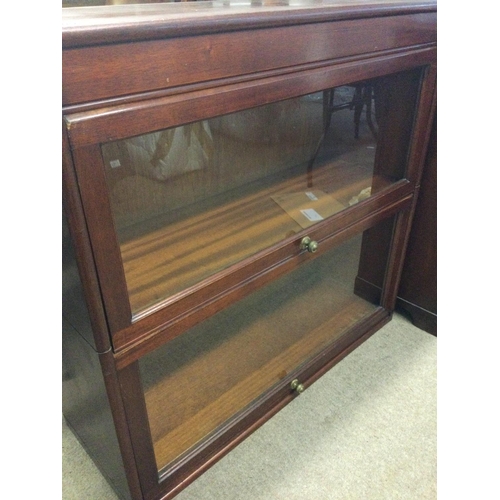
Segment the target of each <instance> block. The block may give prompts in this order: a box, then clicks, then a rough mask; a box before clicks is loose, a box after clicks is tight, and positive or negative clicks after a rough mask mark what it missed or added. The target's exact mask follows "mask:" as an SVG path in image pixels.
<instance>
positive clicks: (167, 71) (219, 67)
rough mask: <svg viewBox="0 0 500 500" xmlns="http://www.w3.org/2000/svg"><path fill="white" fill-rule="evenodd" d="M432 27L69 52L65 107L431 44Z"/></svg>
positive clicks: (341, 28) (383, 24) (407, 23)
mask: <svg viewBox="0 0 500 500" xmlns="http://www.w3.org/2000/svg"><path fill="white" fill-rule="evenodd" d="M433 26H435V16H434V15H433V14H415V15H408V16H403V17H384V18H379V19H377V21H376V22H373V21H370V20H366V19H361V20H352V21H339V22H336V23H319V24H310V25H303V26H294V27H280V28H269V29H262V30H260V31H259V36H257V37H256V36H255V34H254V33H253V32H252V31H242V32H235V33H222V34H212V35H205V36H203V37H199V36H196V37H182V38H178V39H176V38H174V39H167V40H161V41H145V42H137V43H134V44H132V45H131V44H130V43H124V44H122V45H119V44H117V45H112V46H108V45H104V46H97V47H91V48H77V49H68V50H65V51H64V52H63V88H64V94H63V104H64V105H68V104H74V103H80V102H85V101H91V100H99V99H105V98H109V97H116V96H120V95H127V94H135V93H138V92H144V91H152V90H157V89H163V88H171V87H177V86H180V85H186V84H190V83H199V82H203V81H212V80H220V79H223V78H229V77H233V76H236V75H244V74H248V73H257V72H261V71H266V70H270V69H274V70H275V69H277V68H287V67H293V66H296V65H300V64H304V63H309V64H310V63H314V62H318V61H326V60H331V59H339V58H342V57H347V56H352V55H355V54H356V55H358V54H365V53H369V52H372V51H373V50H376V51H379V52H381V51H384V50H389V49H397V48H400V47H408V46H412V45H421V44H422V43H432V42H435V40H436V33H435V32H433ZM292 40H293V43H291V41H292ZM145 53H147V54H148V57H147V59H144V57H143V56H144V54H145ZM89 58H91V59H92V60H95V61H99V65H98V66H96V67H95V69H94V70H93V72H92V75H89V72H88V60H89ZM89 78H91V80H90V79H89ZM90 82H91V84H90Z"/></svg>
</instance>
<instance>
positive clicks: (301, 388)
mask: <svg viewBox="0 0 500 500" xmlns="http://www.w3.org/2000/svg"><path fill="white" fill-rule="evenodd" d="M290 387H291V389H292V391H295V392H297V393H298V394H300V393H301V392H304V389H305V388H304V386H303V385H302V384H301V383H299V381H298V380H297V379H295V380H293V381H292V383H291V384H290Z"/></svg>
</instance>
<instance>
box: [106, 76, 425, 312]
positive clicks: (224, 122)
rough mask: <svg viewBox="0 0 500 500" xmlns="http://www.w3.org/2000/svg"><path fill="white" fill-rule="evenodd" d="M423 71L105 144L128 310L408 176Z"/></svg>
mask: <svg viewBox="0 0 500 500" xmlns="http://www.w3.org/2000/svg"><path fill="white" fill-rule="evenodd" d="M419 81H420V70H414V71H411V72H405V73H401V74H396V75H392V76H387V77H384V78H379V79H375V80H371V81H365V82H361V83H356V84H352V85H346V86H343V87H339V88H335V89H327V90H325V91H322V92H318V93H314V94H310V95H306V96H303V97H300V98H294V99H290V100H286V101H282V102H277V103H273V104H269V105H266V106H262V107H258V108H253V109H249V110H244V111H240V112H237V113H233V114H229V115H224V116H219V117H216V118H212V119H210V120H205V121H200V122H196V123H191V124H187V125H184V126H180V127H176V128H170V129H166V130H161V131H158V132H154V133H151V134H146V135H142V136H139V137H132V138H129V139H126V140H122V141H117V142H113V143H107V144H105V145H103V146H102V152H103V158H104V162H105V167H106V178H107V183H108V186H109V192H110V199H111V206H112V212H113V216H114V220H115V226H116V228H117V233H118V240H119V243H120V248H121V252H122V258H123V264H124V270H125V277H126V282H127V287H128V291H129V296H130V304H131V308H132V312H133V313H134V314H135V313H138V312H140V311H142V310H144V309H145V308H147V307H149V306H151V305H153V304H155V303H157V302H158V301H160V300H162V299H165V298H167V297H169V296H171V295H173V294H175V293H177V292H180V291H182V290H184V289H186V288H187V287H189V286H192V285H194V284H196V283H198V282H199V281H201V280H203V279H204V278H207V277H209V276H211V275H213V274H214V273H216V272H218V271H220V270H222V269H225V268H227V267H229V266H231V265H232V264H235V263H237V262H239V261H241V260H243V259H245V258H247V257H250V256H252V255H254V254H255V253H256V252H258V251H260V250H263V249H265V248H267V247H269V246H271V245H273V244H275V243H278V242H280V241H282V240H284V239H285V238H287V237H290V236H293V235H294V234H296V233H298V232H300V231H302V230H303V229H305V228H307V227H310V226H311V225H314V224H316V223H318V222H319V221H322V220H323V219H326V218H328V217H330V216H332V215H333V214H335V213H337V212H339V211H341V210H344V209H346V208H348V207H350V206H352V205H354V204H356V203H358V202H359V201H362V200H364V199H365V198H368V197H370V196H371V195H373V194H374V193H375V192H378V191H380V190H381V189H383V188H385V187H387V186H389V185H390V184H392V183H394V182H396V181H397V180H399V179H402V178H403V177H404V175H405V169H406V161H407V153H408V145H409V140H410V135H411V127H412V124H413V113H414V108H415V102H416V97H417V93H418V88H419Z"/></svg>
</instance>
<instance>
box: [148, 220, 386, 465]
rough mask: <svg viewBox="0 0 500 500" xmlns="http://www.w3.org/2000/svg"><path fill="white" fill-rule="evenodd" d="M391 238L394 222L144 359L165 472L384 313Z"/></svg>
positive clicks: (154, 435) (153, 429) (153, 430)
mask: <svg viewBox="0 0 500 500" xmlns="http://www.w3.org/2000/svg"><path fill="white" fill-rule="evenodd" d="M392 229H393V218H392V217H391V218H390V219H386V220H385V221H383V222H382V223H380V224H378V225H377V226H375V227H374V228H372V229H370V230H368V231H365V232H364V233H363V234H359V235H358V236H356V237H354V238H352V239H351V240H349V241H347V242H345V243H343V244H342V245H340V246H339V247H337V248H335V249H333V250H330V251H329V252H327V253H325V254H324V255H321V256H318V257H316V258H312V260H311V261H310V262H308V263H307V264H306V265H303V266H301V267H299V268H298V269H296V270H294V271H293V272H291V273H289V274H287V275H285V276H283V277H281V278H280V279H279V280H277V281H275V282H273V283H272V284H270V285H268V286H266V287H264V288H262V289H260V290H258V291H257V292H255V293H254V294H252V295H250V296H248V297H246V298H245V299H243V300H241V301H240V302H238V303H236V304H234V305H232V306H230V307H229V308H227V309H225V310H223V311H221V312H219V313H218V314H216V315H214V316H212V317H211V318H209V319H207V320H206V321H204V322H203V323H200V324H199V325H197V326H195V327H194V328H192V329H190V330H189V331H187V332H186V333H185V334H183V335H181V336H179V337H177V338H176V339H174V340H172V341H171V342H169V343H167V344H165V345H164V346H162V347H161V348H159V349H157V350H156V351H154V352H152V353H150V354H148V355H147V356H145V357H144V358H141V359H140V361H139V366H140V372H141V378H142V383H143V388H144V393H145V400H146V407H147V413H148V417H149V425H150V429H151V433H152V438H153V444H154V451H155V456H156V461H157V466H158V469H159V470H161V469H163V468H164V467H165V466H167V465H168V464H169V463H171V462H172V461H174V460H175V459H177V458H179V457H180V456H181V455H182V454H183V453H185V452H186V451H187V450H189V449H191V448H192V447H193V446H195V445H197V444H199V443H201V442H203V439H204V438H206V437H207V436H210V435H211V434H212V433H213V432H214V431H216V430H217V428H219V427H220V426H221V424H223V423H224V422H226V421H227V420H228V419H230V418H231V417H234V416H235V415H237V414H238V412H239V411H241V410H242V409H244V408H245V407H247V406H248V405H249V404H251V403H252V401H254V400H255V399H256V398H257V397H259V396H260V395H261V394H262V393H264V392H265V391H266V390H268V389H270V388H272V387H273V386H275V385H276V384H278V383H279V382H280V381H281V380H282V379H283V378H284V377H286V376H287V375H288V374H291V372H292V371H294V370H296V369H297V368H298V367H300V366H301V365H303V364H304V363H305V362H306V361H307V360H310V359H311V358H312V357H313V356H315V355H316V354H318V353H319V352H320V351H322V350H323V349H324V348H325V347H326V346H328V345H329V344H331V343H332V342H334V341H337V340H338V339H339V338H340V337H341V336H342V335H343V334H344V333H345V332H346V331H347V329H349V328H351V327H352V326H354V325H355V324H356V323H358V322H359V321H360V320H362V319H364V318H367V317H368V316H369V315H370V314H371V313H373V312H374V311H375V310H376V309H377V305H378V304H379V300H380V291H381V287H382V281H381V280H383V275H384V274H385V268H386V263H387V255H388V250H389V245H390V242H391V238H392ZM374 243H376V250H377V251H376V252H375V253H373V254H371V253H370V252H369V248H366V247H367V245H372V244H374ZM364 268H370V269H378V272H376V273H373V276H374V277H375V279H376V280H377V281H375V282H374V283H370V282H369V280H370V279H371V276H372V275H370V276H365V275H364V274H363V273H364V271H363V269H364Z"/></svg>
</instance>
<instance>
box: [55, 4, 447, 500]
mask: <svg viewBox="0 0 500 500" xmlns="http://www.w3.org/2000/svg"><path fill="white" fill-rule="evenodd" d="M120 7H122V8H104V7H103V8H87V9H78V8H75V9H65V11H64V12H63V94H64V95H63V201H64V204H65V212H66V215H67V220H68V226H69V230H70V233H71V239H72V242H73V246H74V249H75V255H76V264H77V265H78V269H79V273H80V281H81V288H82V292H83V295H84V297H85V304H82V305H81V307H83V308H85V309H86V310H87V311H88V315H89V326H88V328H89V331H91V332H92V334H93V338H94V343H93V345H92V346H90V348H91V349H93V351H94V353H95V356H98V358H99V364H100V366H101V370H102V373H101V372H99V371H95V368H91V367H90V366H89V367H88V370H93V376H95V377H96V378H100V379H102V381H103V385H102V387H103V388H102V389H101V392H102V394H101V395H102V397H104V396H105V398H106V399H107V401H108V405H109V408H108V410H109V415H111V417H103V418H108V420H109V419H110V418H111V419H112V426H113V427H114V429H116V436H115V438H116V440H117V442H118V445H119V450H120V452H119V456H118V455H117V457H116V463H119V464H123V467H124V470H125V474H126V482H127V484H124V483H123V481H122V482H121V483H120V484H115V485H114V486H115V487H116V489H117V491H118V492H119V493H120V495H121V496H124V497H126V496H127V495H128V493H127V492H126V491H127V489H128V491H129V492H130V495H131V498H133V499H134V500H139V499H146V500H159V499H168V498H172V497H173V496H175V495H176V494H177V493H178V492H179V491H180V490H181V489H182V488H184V487H185V486H186V485H187V484H189V483H190V482H191V481H192V480H194V479H195V478H196V477H197V476H199V475H200V474H201V473H203V472H204V471H205V470H206V469H207V468H208V467H210V466H211V465H212V464H213V463H214V462H215V461H217V460H218V459H219V458H220V457H222V456H223V455H224V454H225V453H227V452H228V451H229V450H230V449H231V448H233V447H234V446H236V445H237V444H238V443H239V442H240V441H241V440H242V439H244V438H245V437H246V436H247V435H249V434H250V433H251V432H253V431H254V430H255V429H256V428H257V427H258V426H260V425H261V424H262V423H264V422H265V421H266V420H267V419H268V418H270V417H271V416H272V415H273V414H275V413H276V412H277V411H279V410H280V409H281V408H282V407H283V406H285V405H286V404H287V403H288V402H289V401H290V400H291V399H293V397H295V394H294V393H292V392H291V390H290V388H289V384H290V382H291V380H292V376H291V375H290V376H289V377H287V378H285V379H284V380H283V381H282V383H280V384H279V386H277V387H275V388H274V389H272V390H271V391H270V392H268V393H266V394H265V395H263V396H262V397H261V398H260V399H259V400H258V401H256V402H255V403H254V404H253V405H252V406H251V407H250V408H248V409H247V410H245V412H244V413H243V414H241V415H238V418H236V419H234V420H231V421H230V422H228V423H227V425H225V426H223V428H222V429H220V430H218V431H217V432H216V433H215V434H214V435H213V436H211V437H210V439H209V440H207V442H205V443H204V444H203V445H202V446H201V447H199V448H198V449H195V450H193V451H191V452H189V453H188V454H186V456H184V457H183V458H182V459H181V460H180V461H178V462H176V463H175V464H174V465H173V466H172V467H170V468H169V469H167V470H163V471H161V472H160V475H159V474H158V472H157V468H156V463H155V459H154V454H153V445H152V442H151V437H150V434H149V430H148V420H147V415H146V409H145V402H144V394H143V391H142V387H141V382H140V376H139V370H138V360H139V359H140V358H141V357H142V356H144V355H146V354H147V353H149V352H151V351H152V350H154V349H156V348H157V347H159V346H161V345H163V344H164V343H165V342H168V341H169V340H171V339H172V338H174V337H175V336H178V335H181V334H182V333H183V332H185V331H186V330H187V329H188V328H190V327H192V326H193V325H195V324H197V323H199V322H201V321H203V320H204V319H206V318H208V317H209V316H211V315H213V314H215V313H216V312H217V311H220V310H222V309H223V308H225V307H227V306H228V305H230V304H231V303H234V302H236V301H238V300H240V299H241V298H243V297H245V296H247V295H248V294H250V293H251V292H253V291H255V290H257V289H259V288H261V287H262V286H264V285H265V284H266V283H270V282H271V281H273V280H275V279H277V278H278V277H279V276H281V275H283V274H284V273H288V272H290V271H292V270H293V269H295V268H296V267H298V266H300V265H301V264H303V263H304V262H306V261H307V260H309V259H312V258H316V256H317V255H321V254H323V253H324V252H326V251H328V249H330V248H333V247H334V246H336V245H338V244H340V243H341V242H343V241H345V240H347V239H348V238H350V237H351V236H353V235H355V234H358V233H360V232H362V231H364V230H365V229H368V228H370V227H373V226H374V225H375V224H377V223H378V222H380V221H382V220H384V219H385V218H387V217H395V224H394V232H393V239H392V245H391V251H390V255H389V264H388V268H387V272H386V273H385V275H384V280H383V285H382V288H381V305H380V307H378V308H377V310H376V311H375V312H374V314H372V315H371V316H370V317H368V318H367V319H366V320H364V321H362V322H361V323H359V324H357V325H356V326H355V327H354V328H352V329H350V330H349V331H348V332H346V334H345V335H344V336H343V337H342V338H341V339H340V341H338V342H336V343H334V344H332V345H331V346H329V347H328V348H327V349H326V350H325V351H324V352H322V353H320V355H318V356H316V357H315V358H314V359H312V360H311V361H310V362H308V363H307V364H306V366H304V367H303V368H302V370H301V373H300V377H301V381H303V384H304V385H305V386H306V387H307V386H308V385H310V384H311V383H312V382H313V381H314V380H316V379H317V378H318V377H320V376H321V375H322V374H323V373H324V372H325V371H326V370H328V369H329V368H330V367H331V366H333V365H334V364H335V363H337V362H338V361H339V360H340V359H342V358H343V357H344V356H345V355H347V354H348V353H349V352H350V351H352V350H353V349H354V348H356V347H357V346H358V345H359V344H360V343H361V342H363V341H364V340H365V339H366V338H368V337H369V336H370V335H371V334H373V333H374V332H375V331H377V330H378V329H379V328H380V327H381V326H382V325H383V324H385V323H386V322H387V321H389V320H390V317H391V314H392V311H393V310H394V307H395V302H396V296H397V287H398V284H399V280H400V276H401V272H402V269H403V263H404V255H405V250H406V246H407V244H408V238H409V234H410V229H411V221H412V218H413V214H414V211H415V206H416V202H417V195H418V190H419V184H420V179H421V175H422V166H423V163H424V159H425V153H426V148H427V143H428V140H429V134H430V130H431V124H432V117H433V113H434V109H435V106H436V103H435V101H436V91H435V87H436V72H437V66H436V3H435V2H434V1H422V2H411V1H409V2H405V1H401V2H391V1H389V2H386V1H384V0H381V1H380V2H379V3H376V4H372V5H359V4H357V5H356V4H354V5H348V4H340V5H337V6H335V4H334V3H333V2H332V4H328V2H326V3H324V4H322V6H321V7H311V5H310V4H307V3H304V5H303V6H299V7H297V8H291V9H290V10H289V11H286V10H285V11H283V10H278V9H276V8H274V9H273V7H272V6H271V7H269V8H263V9H261V10H259V9H253V11H252V12H250V11H248V12H247V11H245V12H237V11H235V12H234V13H233V12H231V11H230V14H227V13H223V12H222V11H221V10H218V9H217V8H213V9H212V10H211V11H209V12H208V15H207V12H204V14H203V15H199V14H197V13H196V12H194V11H193V10H192V9H191V8H190V7H189V6H186V5H185V4H182V5H180V4H175V5H171V4H157V5H145V6H143V9H142V11H141V12H142V13H141V14H139V15H135V16H134V17H133V18H131V17H130V15H131V11H132V10H131V8H130V7H128V6H120ZM292 40H293V43H292ZM228 47H231V48H233V49H234V50H233V51H232V52H231V54H229V50H228ZM268 47H273V50H268ZM145 54H146V55H147V57H145ZM255 54H259V57H255ZM186 61H187V63H186ZM414 67H425V68H426V70H425V72H424V74H423V78H422V82H421V90H420V97H419V102H418V112H417V116H416V118H415V122H414V126H413V132H412V140H411V144H410V150H409V154H408V165H407V174H406V178H405V179H403V180H401V181H398V182H396V183H395V184H393V185H392V186H390V187H389V188H387V189H385V190H383V191H381V192H379V193H377V194H375V195H374V196H372V197H371V198H369V199H367V200H365V201H363V202H361V203H359V204H357V205H355V206H354V207H352V208H350V209H349V210H345V211H343V212H340V213H338V214H336V215H334V216H332V217H331V218H329V219H327V220H325V221H323V222H321V223H318V224H317V225H315V226H314V227H313V228H310V229H309V230H308V231H304V232H302V233H300V234H298V235H295V236H293V237H290V238H288V239H286V240H284V241H283V242H281V243H279V244H276V245H273V246H272V247H271V248H269V249H266V250H264V251H261V252H259V253H258V254H257V255H255V256H254V257H252V258H250V259H246V260H245V261H244V262H241V263H238V264H236V265H233V266H231V267H230V268H229V269H227V270H225V271H223V272H220V273H218V274H217V275H216V276H214V277H211V278H208V279H205V280H203V281H202V282H201V283H200V284H198V285H196V286H195V287H192V288H191V289H190V290H189V293H184V292H181V293H180V294H177V295H175V296H174V297H172V298H170V299H167V300H164V301H162V302H161V303H159V304H158V305H157V306H155V307H153V308H151V309H150V310H148V311H146V312H145V313H141V314H138V315H136V316H135V317H132V313H131V310H130V305H129V302H128V296H127V290H126V286H125V279H124V272H123V266H122V262H121V255H120V251H119V247H118V243H117V240H116V236H115V235H116V233H115V228H114V224H113V218H112V215H111V208H110V202H109V197H108V193H107V189H106V182H105V178H104V167H103V160H102V156H101V153H100V146H99V145H100V143H101V142H106V141H112V140H117V139H122V138H126V137H128V136H132V135H137V134H143V133H148V132H151V131H155V130H160V129H162V128H165V127H167V126H168V127H170V126H175V125H179V124H183V123H188V122H193V121H197V120H202V119H206V118H209V117H212V116H215V115H217V114H221V113H228V112H232V111H237V110H241V109H246V108H250V107H253V106H257V105H262V104H267V103H270V102H275V101H278V100H282V99H285V98H290V97H296V96H300V95H303V94H307V93H311V92H316V91H319V90H322V89H324V88H330V87H335V86H338V85H342V84H346V83H349V82H353V81H359V80H363V79H368V78H375V77H379V76H383V75H386V74H390V73H395V72H398V71H403V70H406V69H411V68H414ZM306 232H307V234H308V235H310V236H311V237H312V238H314V239H316V240H317V241H319V242H320V250H319V251H318V253H317V254H315V255H314V256H313V255H311V254H308V253H307V252H304V251H301V250H300V248H299V242H300V239H301V238H302V236H304V235H305V234H306ZM63 330H64V329H63ZM63 333H64V334H65V335H68V336H74V335H75V332H70V333H69V332H66V331H65V330H64V331H63ZM78 333H79V332H76V334H78ZM77 351H78V349H77ZM75 355H76V351H75ZM86 356H87V354H83V352H82V354H81V362H82V363H83V362H84V359H85V358H86ZM63 361H64V363H65V364H67V363H69V360H68V359H66V358H65V359H63ZM296 375H297V374H296V373H294V374H293V376H294V377H295V376H296ZM69 404H70V403H68V404H66V407H68V405H69ZM68 408H69V407H68ZM69 410H70V409H69ZM69 410H68V414H71V411H69ZM108 410H107V411H108ZM105 414H106V415H107V414H108V413H105ZM110 422H111V420H110ZM108 423H109V422H108ZM70 424H72V426H73V428H74V431H75V432H76V433H77V434H80V436H82V435H83V433H81V429H79V426H78V422H75V421H70ZM82 440H83V438H82ZM94 444H95V443H93V442H92V438H89V439H88V441H87V442H84V445H85V446H86V448H87V450H88V451H89V453H90V454H91V455H92V456H94V458H96V461H99V460H98V457H96V454H95V453H94ZM105 468H106V465H104V466H103V472H104V473H105V474H106V470H104V469H105ZM107 475H108V476H109V475H111V474H107Z"/></svg>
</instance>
